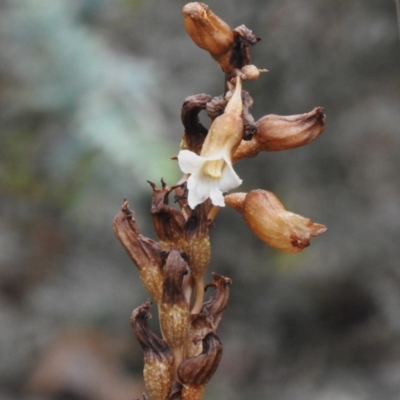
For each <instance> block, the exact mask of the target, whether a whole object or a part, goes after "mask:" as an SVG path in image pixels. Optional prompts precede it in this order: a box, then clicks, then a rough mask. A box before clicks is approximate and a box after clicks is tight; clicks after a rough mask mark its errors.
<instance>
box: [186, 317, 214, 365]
mask: <svg viewBox="0 0 400 400" xmlns="http://www.w3.org/2000/svg"><path fill="white" fill-rule="evenodd" d="M211 329H215V328H214V325H213V323H212V321H211V319H210V318H209V317H208V316H207V315H206V314H203V313H200V314H192V315H191V323H190V329H189V334H188V339H187V341H186V349H185V357H186V358H193V357H196V356H198V355H199V354H200V353H201V352H202V351H203V344H202V341H201V340H197V339H196V338H198V337H203V336H204V335H205V334H206V333H207V332H208V331H210V330H211Z"/></svg>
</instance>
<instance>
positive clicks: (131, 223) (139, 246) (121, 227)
mask: <svg viewBox="0 0 400 400" xmlns="http://www.w3.org/2000/svg"><path fill="white" fill-rule="evenodd" d="M128 207H129V206H128V202H127V201H125V202H124V204H123V206H122V208H121V211H120V212H119V213H118V214H117V216H116V217H115V218H114V221H113V228H114V232H115V235H116V236H117V238H118V240H119V241H120V242H121V244H122V246H123V247H124V248H125V250H126V252H127V253H128V255H129V257H130V258H131V259H132V261H133V262H134V263H135V264H136V266H137V268H138V270H139V275H140V279H141V280H142V282H143V285H144V287H145V288H146V290H147V291H148V292H149V293H150V295H151V296H152V297H153V298H154V299H155V301H156V302H157V303H160V302H161V298H162V291H163V290H162V286H163V281H164V276H163V270H162V264H163V261H162V259H161V257H160V252H161V247H160V245H159V244H158V243H157V242H155V241H154V240H152V239H149V238H147V237H145V236H143V235H142V234H141V233H140V231H139V228H138V227H137V224H136V221H135V215H134V213H133V212H132V211H130V210H129V208H128Z"/></svg>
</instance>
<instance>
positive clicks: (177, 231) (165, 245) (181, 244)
mask: <svg viewBox="0 0 400 400" xmlns="http://www.w3.org/2000/svg"><path fill="white" fill-rule="evenodd" d="M149 184H150V186H151V187H152V189H153V200H152V203H151V215H152V217H153V224H154V229H155V231H156V233H157V237H158V240H159V242H160V246H161V249H162V250H169V249H170V248H171V247H177V248H179V249H181V250H182V251H185V249H186V240H185V232H184V227H185V223H186V220H185V218H184V216H183V214H182V212H181V211H179V210H176V209H174V208H172V207H170V206H169V205H168V195H169V194H170V192H171V190H173V189H174V188H169V187H168V186H167V185H166V184H165V182H164V180H162V179H161V184H162V186H161V189H157V188H156V185H155V184H154V183H152V182H149Z"/></svg>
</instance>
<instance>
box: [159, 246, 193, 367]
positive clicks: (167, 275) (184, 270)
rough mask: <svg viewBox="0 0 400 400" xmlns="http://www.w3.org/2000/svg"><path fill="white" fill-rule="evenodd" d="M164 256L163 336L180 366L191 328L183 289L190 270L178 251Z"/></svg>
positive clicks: (187, 304) (161, 310)
mask: <svg viewBox="0 0 400 400" xmlns="http://www.w3.org/2000/svg"><path fill="white" fill-rule="evenodd" d="M164 256H165V257H166V262H165V266H164V282H163V296H162V302H161V307H160V324H161V330H162V332H163V335H164V337H165V339H166V341H167V342H168V344H169V345H170V347H171V350H172V351H173V353H174V356H175V362H176V363H177V365H179V363H180V361H181V359H182V357H183V354H182V349H183V346H184V344H185V341H186V339H187V335H188V331H189V326H190V312H189V303H188V301H187V300H186V297H185V293H184V289H183V278H184V276H185V275H186V274H188V273H189V268H188V265H187V263H186V261H185V260H184V259H183V257H182V253H181V252H180V251H179V250H178V249H171V250H170V251H169V252H168V253H166V254H165V255H164Z"/></svg>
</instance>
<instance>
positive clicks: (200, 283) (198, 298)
mask: <svg viewBox="0 0 400 400" xmlns="http://www.w3.org/2000/svg"><path fill="white" fill-rule="evenodd" d="M203 300H204V278H203V277H201V278H197V279H196V282H195V298H194V303H193V307H192V310H191V314H198V313H199V312H200V310H201V307H202V306H203Z"/></svg>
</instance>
